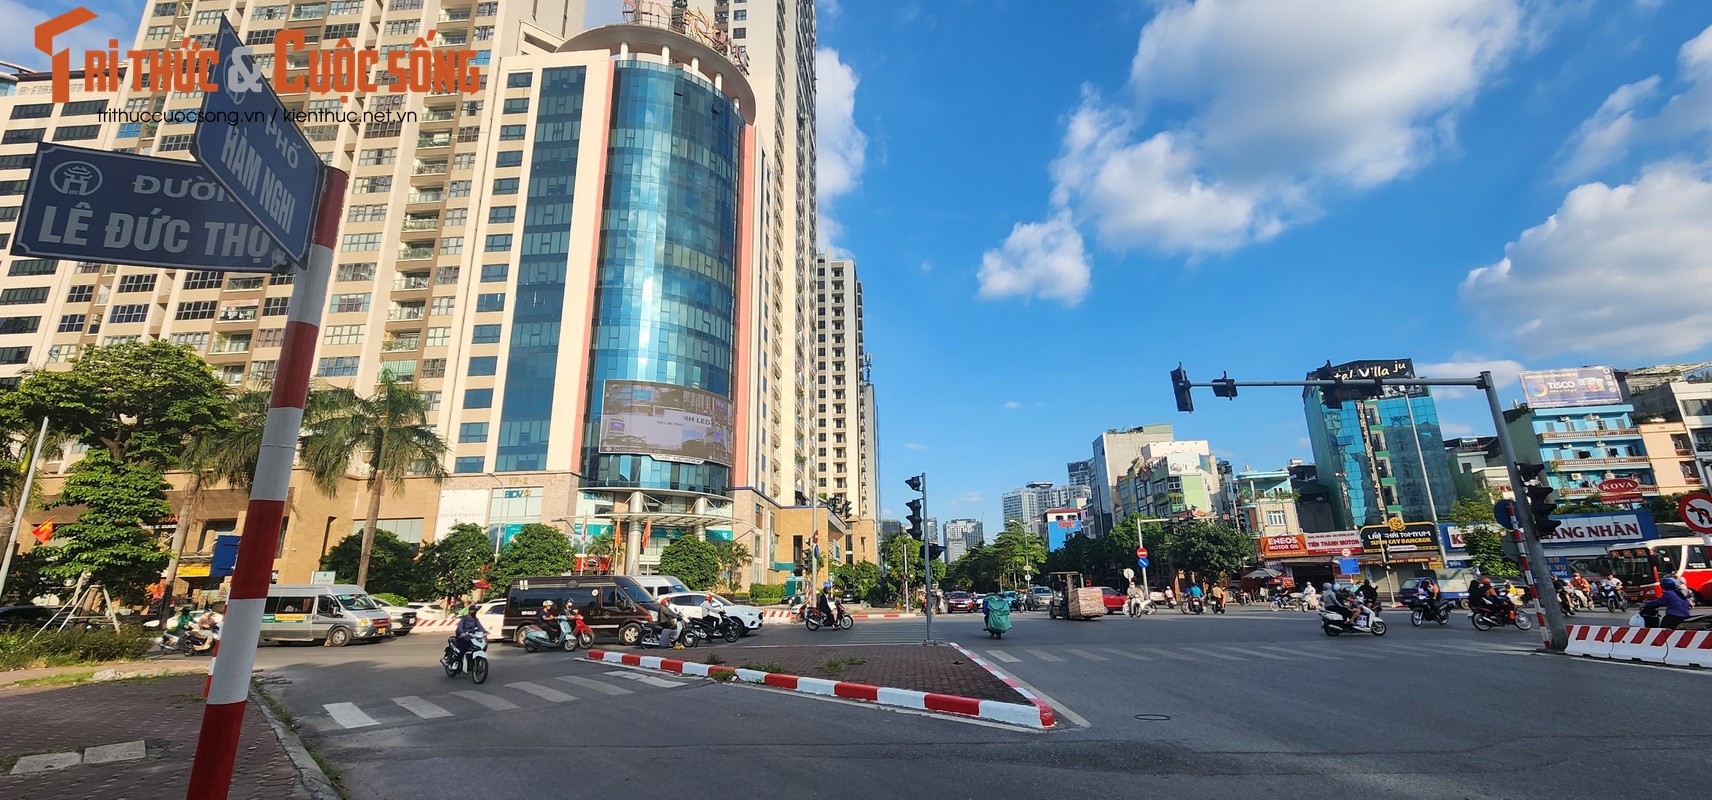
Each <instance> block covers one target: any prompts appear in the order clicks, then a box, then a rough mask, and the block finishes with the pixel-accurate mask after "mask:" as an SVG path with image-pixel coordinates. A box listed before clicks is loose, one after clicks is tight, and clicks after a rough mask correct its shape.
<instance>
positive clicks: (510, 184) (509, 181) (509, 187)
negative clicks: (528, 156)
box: [493, 178, 517, 194]
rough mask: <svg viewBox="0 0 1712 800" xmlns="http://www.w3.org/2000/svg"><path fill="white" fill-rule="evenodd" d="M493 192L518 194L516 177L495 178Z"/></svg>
mask: <svg viewBox="0 0 1712 800" xmlns="http://www.w3.org/2000/svg"><path fill="white" fill-rule="evenodd" d="M493 193H494V194H517V179H516V178H494V179H493Z"/></svg>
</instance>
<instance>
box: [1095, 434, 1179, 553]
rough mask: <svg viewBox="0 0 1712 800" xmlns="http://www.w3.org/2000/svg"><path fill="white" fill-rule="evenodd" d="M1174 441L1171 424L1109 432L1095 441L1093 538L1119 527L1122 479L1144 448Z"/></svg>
mask: <svg viewBox="0 0 1712 800" xmlns="http://www.w3.org/2000/svg"><path fill="white" fill-rule="evenodd" d="M1171 440H1172V432H1171V425H1170V423H1160V424H1155V425H1141V426H1138V427H1135V428H1130V429H1128V430H1116V429H1113V430H1108V431H1106V432H1105V433H1102V434H1100V435H1099V436H1098V437H1096V438H1095V439H1094V457H1093V458H1091V459H1089V461H1090V463H1091V464H1092V465H1093V480H1092V482H1091V483H1090V484H1089V488H1090V489H1092V490H1093V491H1092V493H1091V495H1090V496H1089V499H1088V505H1089V507H1090V509H1091V511H1092V513H1090V514H1089V515H1088V526H1087V527H1088V531H1087V535H1089V536H1103V535H1104V534H1105V533H1106V531H1109V530H1111V529H1112V526H1113V524H1114V523H1115V520H1114V514H1115V510H1116V505H1117V489H1118V477H1119V476H1121V475H1122V474H1123V473H1124V472H1125V471H1126V470H1128V469H1129V468H1130V465H1131V464H1134V463H1135V460H1136V459H1137V458H1139V457H1140V456H1141V447H1142V445H1145V444H1148V443H1150V442H1169V441H1171Z"/></svg>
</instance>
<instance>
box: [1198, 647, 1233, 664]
mask: <svg viewBox="0 0 1712 800" xmlns="http://www.w3.org/2000/svg"><path fill="white" fill-rule="evenodd" d="M1183 649H1184V650H1187V651H1189V652H1191V653H1199V654H1201V655H1204V656H1211V657H1213V658H1222V659H1224V660H1226V661H1243V660H1245V659H1244V658H1243V657H1242V656H1232V655H1225V654H1224V653H1220V652H1218V651H1216V650H1203V649H1201V648H1199V647H1185V648H1183Z"/></svg>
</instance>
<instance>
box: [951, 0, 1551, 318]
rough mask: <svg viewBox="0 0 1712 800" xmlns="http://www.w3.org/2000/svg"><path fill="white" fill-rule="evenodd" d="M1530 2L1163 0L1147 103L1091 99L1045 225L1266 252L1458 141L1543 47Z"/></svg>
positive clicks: (1063, 158)
mask: <svg viewBox="0 0 1712 800" xmlns="http://www.w3.org/2000/svg"><path fill="white" fill-rule="evenodd" d="M1521 2H1522V0H1392V1H1391V2H1386V3H1372V2H1369V0H1313V1H1312V2H1308V0H1300V1H1299V2H1294V3H1280V2H1276V0H1226V1H1224V2H1210V1H1208V2H1198V3H1186V2H1173V3H1161V4H1159V5H1160V7H1161V10H1160V11H1159V13H1158V14H1157V15H1156V16H1155V17H1154V18H1153V19H1152V20H1151V21H1150V22H1148V24H1147V25H1146V27H1144V28H1143V29H1142V32H1141V38H1140V41H1139V43H1138V45H1137V47H1136V54H1135V57H1134V59H1133V61H1132V63H1131V69H1130V75H1129V82H1128V88H1129V93H1130V94H1131V95H1133V97H1134V103H1133V104H1114V103H1111V102H1108V101H1106V100H1104V99H1102V98H1101V97H1099V96H1098V95H1097V94H1095V93H1093V92H1090V91H1084V96H1083V99H1082V102H1081V104H1080V106H1079V107H1078V108H1077V110H1076V111H1075V112H1073V113H1072V114H1071V116H1070V118H1069V120H1068V122H1067V124H1066V127H1065V133H1064V142H1063V150H1062V152H1061V153H1060V155H1059V156H1058V158H1057V159H1056V160H1055V161H1053V163H1052V165H1051V174H1052V178H1053V181H1054V184H1055V186H1054V189H1053V192H1052V205H1053V208H1054V212H1053V216H1052V217H1051V218H1050V219H1049V221H1048V222H1046V223H1034V224H1041V225H1045V224H1052V222H1053V221H1055V220H1058V219H1065V218H1064V217H1062V213H1063V211H1065V210H1068V211H1070V212H1072V214H1073V218H1074V220H1075V221H1076V222H1077V223H1080V224H1083V225H1087V226H1091V228H1092V230H1093V231H1094V232H1096V233H1097V234H1098V236H1099V241H1100V244H1102V245H1103V246H1106V247H1109V248H1113V249H1117V250H1127V249H1131V248H1137V247H1145V248H1151V249H1154V250H1158V251H1162V252H1168V253H1186V254H1191V255H1197V254H1204V253H1216V252H1224V251H1229V250H1234V249H1237V248H1241V247H1244V246H1246V245H1249V244H1253V243H1255V242H1261V241H1266V240H1268V239H1270V238H1272V237H1274V236H1276V235H1278V234H1279V233H1280V232H1282V231H1284V230H1286V229H1288V228H1289V227H1290V226H1292V225H1296V224H1301V223H1303V222H1306V221H1308V220H1312V219H1314V218H1315V217H1317V216H1319V215H1320V213H1321V210H1320V204H1321V201H1322V200H1323V199H1324V198H1326V197H1328V196H1331V195H1335V194H1337V193H1339V192H1345V193H1347V192H1352V191H1359V190H1364V189H1370V188H1372V187H1375V186H1378V185H1381V184H1384V183H1387V182H1389V181H1393V180H1396V179H1397V178H1399V177H1402V176H1404V175H1407V174H1409V173H1410V172H1412V171H1413V170H1416V169H1418V168H1420V167H1421V166H1422V165H1423V164H1425V163H1427V162H1429V161H1431V160H1432V159H1433V157H1434V156H1436V155H1437V154H1438V153H1439V152H1440V151H1442V150H1443V149H1445V147H1446V146H1448V145H1449V144H1450V143H1452V142H1453V141H1454V138H1455V130H1456V120H1457V115H1458V114H1459V112H1461V111H1462V110H1463V109H1464V108H1465V107H1466V106H1467V105H1468V103H1469V102H1470V101H1471V100H1472V99H1473V97H1474V96H1475V94H1477V93H1478V92H1479V90H1480V89H1481V88H1482V86H1484V85H1485V84H1486V83H1487V81H1488V80H1489V79H1490V78H1491V76H1492V75H1493V74H1494V73H1495V72H1497V71H1498V69H1499V68H1500V67H1502V66H1503V64H1504V63H1505V61H1506V60H1507V59H1508V57H1509V56H1510V54H1511V53H1512V52H1514V51H1515V50H1517V49H1519V48H1520V47H1523V46H1525V45H1526V44H1527V42H1528V39H1529V36H1530V33H1531V32H1530V31H1529V30H1528V29H1527V28H1526V27H1525V26H1524V24H1523V19H1522V17H1523V14H1522V11H1521V5H1520V3H1521ZM1012 235H1013V237H1014V236H1015V234H1014V233H1013V234H1012ZM1007 244H1008V243H1007ZM988 256H989V257H991V256H992V253H991V252H989V253H988ZM986 271H987V270H986V267H985V266H984V267H983V273H985V272H986ZM1052 288H1053V287H1052V285H1051V284H1048V283H1042V282H1023V283H1022V285H1021V286H1020V287H1019V288H1018V289H1017V290H1014V291H1006V292H1002V293H999V294H998V295H997V296H1003V295H1004V294H1040V295H1042V296H1047V292H1049V291H1050V290H1051V289H1052ZM983 295H984V296H989V295H988V292H987V291H986V290H985V287H983Z"/></svg>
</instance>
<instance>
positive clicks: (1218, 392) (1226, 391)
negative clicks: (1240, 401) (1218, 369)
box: [1213, 372, 1236, 400]
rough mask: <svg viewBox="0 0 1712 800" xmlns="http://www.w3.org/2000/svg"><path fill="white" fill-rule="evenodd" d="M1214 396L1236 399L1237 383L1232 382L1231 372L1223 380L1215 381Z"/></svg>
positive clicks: (1215, 379)
mask: <svg viewBox="0 0 1712 800" xmlns="http://www.w3.org/2000/svg"><path fill="white" fill-rule="evenodd" d="M1213 396H1214V397H1225V398H1230V399H1232V400H1235V399H1236V381H1233V380H1231V376H1230V373H1229V372H1227V373H1225V376H1224V377H1223V378H1214V379H1213Z"/></svg>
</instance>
